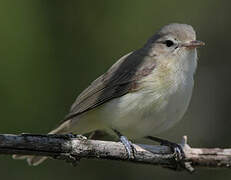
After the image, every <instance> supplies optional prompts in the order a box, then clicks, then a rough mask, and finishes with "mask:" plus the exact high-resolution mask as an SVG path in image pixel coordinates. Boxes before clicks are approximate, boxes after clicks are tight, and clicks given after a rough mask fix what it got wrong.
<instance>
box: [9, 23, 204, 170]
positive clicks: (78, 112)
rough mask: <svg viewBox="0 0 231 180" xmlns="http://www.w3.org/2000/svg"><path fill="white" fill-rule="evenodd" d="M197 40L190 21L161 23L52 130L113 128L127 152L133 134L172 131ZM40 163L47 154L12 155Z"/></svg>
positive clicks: (187, 94) (184, 102)
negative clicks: (189, 23) (141, 44)
mask: <svg viewBox="0 0 231 180" xmlns="http://www.w3.org/2000/svg"><path fill="white" fill-rule="evenodd" d="M204 44H205V43H204V42H202V41H198V40H196V32H195V30H194V29H193V27H192V26H191V25H187V24H180V23H171V24H168V25H165V26H163V27H162V28H160V30H159V31H157V32H156V33H155V34H154V35H153V36H151V37H150V38H149V39H148V40H147V42H146V43H144V45H143V46H142V47H141V48H139V49H137V50H135V51H133V52H130V53H128V54H126V55H124V56H123V57H121V58H120V59H119V60H118V61H117V62H115V64H113V65H112V66H111V67H110V68H109V69H108V70H107V71H106V72H105V73H104V74H102V75H101V76H99V77H98V78H97V79H96V80H94V81H93V82H92V83H91V84H90V85H89V86H88V87H87V88H86V89H85V90H84V91H83V92H82V93H80V95H79V96H78V97H77V98H76V100H75V102H74V103H73V105H72V106H71V108H70V111H69V113H68V114H67V116H66V117H65V118H64V120H62V121H61V122H60V123H59V125H58V127H57V128H55V129H54V130H52V131H51V132H50V133H49V134H68V133H76V134H86V133H91V132H95V131H97V130H103V131H106V132H108V133H114V134H116V135H117V136H118V137H119V138H120V141H121V142H122V143H123V144H124V146H125V148H126V151H127V152H128V156H129V157H130V156H131V151H132V150H133V148H134V147H133V145H132V143H131V141H129V139H138V138H144V137H149V139H152V138H151V137H152V136H154V135H156V134H158V133H160V132H163V131H166V130H168V129H169V128H171V127H172V126H173V125H175V124H176V123H177V122H178V121H179V120H180V119H182V117H183V115H184V114H185V112H186V110H187V108H188V106H189V103H190V99H191V96H192V92H193V86H194V74H195V71H196V68H197V61H198V56H197V48H198V47H200V46H203V45H204ZM13 157H14V158H15V159H25V158H26V159H27V162H28V163H29V165H34V166H35V165H38V164H40V163H41V162H43V161H44V160H45V159H46V158H47V157H41V156H24V155H13Z"/></svg>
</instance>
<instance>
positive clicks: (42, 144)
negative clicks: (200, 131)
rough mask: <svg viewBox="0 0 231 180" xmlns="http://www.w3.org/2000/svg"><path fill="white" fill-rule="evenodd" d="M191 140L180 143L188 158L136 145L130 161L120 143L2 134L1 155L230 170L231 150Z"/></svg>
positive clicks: (50, 136)
mask: <svg viewBox="0 0 231 180" xmlns="http://www.w3.org/2000/svg"><path fill="white" fill-rule="evenodd" d="M186 141H187V137H184V138H183V141H182V143H181V144H180V145H181V146H182V147H183V150H184V153H185V156H186V157H185V159H183V161H180V162H177V161H176V159H175V155H174V154H173V153H172V152H171V150H170V148H169V147H167V146H160V145H144V144H134V146H135V149H136V152H135V158H133V159H128V158H127V153H126V150H125V148H124V146H123V145H122V144H121V143H120V142H111V141H99V140H88V139H86V138H85V137H83V136H74V135H35V134H22V135H10V134H0V154H11V155H12V154H22V155H39V156H48V157H51V158H53V159H61V160H65V161H67V162H71V163H72V164H76V163H78V162H79V160H80V159H82V158H87V159H107V160H120V161H129V162H133V163H142V164H152V165H159V166H164V167H176V166H178V165H179V164H180V166H181V167H182V164H183V166H184V167H185V168H186V169H187V170H189V171H193V168H192V166H193V167H195V166H198V167H213V168H221V167H223V168H229V167H230V166H231V149H221V148H191V147H189V146H188V145H187V142H186Z"/></svg>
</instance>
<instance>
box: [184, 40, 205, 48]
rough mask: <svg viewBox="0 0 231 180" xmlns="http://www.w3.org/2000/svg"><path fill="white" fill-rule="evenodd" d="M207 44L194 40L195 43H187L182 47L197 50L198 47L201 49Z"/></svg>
mask: <svg viewBox="0 0 231 180" xmlns="http://www.w3.org/2000/svg"><path fill="white" fill-rule="evenodd" d="M204 45H205V43H204V42H202V41H197V40H194V41H190V42H186V43H183V44H182V46H183V47H186V48H190V49H191V48H192V49H194V48H197V47H200V46H204Z"/></svg>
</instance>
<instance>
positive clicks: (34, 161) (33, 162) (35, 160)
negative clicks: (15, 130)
mask: <svg viewBox="0 0 231 180" xmlns="http://www.w3.org/2000/svg"><path fill="white" fill-rule="evenodd" d="M65 129H66V128H62V126H60V127H58V128H57V129H54V130H53V131H51V132H49V133H48V134H64V133H69V132H68V131H65ZM12 157H13V159H17V160H23V159H26V160H27V163H28V164H29V165H30V166H37V165H39V164H41V163H42V162H43V161H45V160H46V159H47V158H48V157H45V156H31V155H19V154H14V155H13V156H12Z"/></svg>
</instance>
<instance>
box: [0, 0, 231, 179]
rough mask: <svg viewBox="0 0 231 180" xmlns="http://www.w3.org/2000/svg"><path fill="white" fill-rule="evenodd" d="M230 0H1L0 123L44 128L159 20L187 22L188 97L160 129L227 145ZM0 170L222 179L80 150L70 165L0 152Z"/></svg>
mask: <svg viewBox="0 0 231 180" xmlns="http://www.w3.org/2000/svg"><path fill="white" fill-rule="evenodd" d="M230 4H231V3H230V1H222V0H220V1H215V0H203V1H201V0H193V1H185V0H178V1H174V0H171V1H170V0H169V1H167V0H155V1H154V0H145V1H140V0H127V1H125V0H116V1H112V0H111V1H109V0H97V1H93V0H92V1H90V0H82V1H76V0H68V1H58V0H57V1H48V0H47V1H45V0H44V1H43V0H33V1H31V0H21V1H7V0H5V1H4V0H2V1H1V2H0V99H1V101H0V114H1V126H0V133H22V132H28V133H47V132H48V131H49V130H51V129H52V128H53V127H55V125H56V124H57V123H58V122H59V121H60V120H61V119H62V118H63V117H64V116H65V115H66V113H67V112H68V109H69V107H70V105H71V104H72V102H73V101H74V99H75V98H76V96H77V95H78V94H79V93H80V92H81V91H82V90H83V89H84V88H85V87H87V86H88V85H89V83H90V82H91V81H92V80H94V79H95V78H96V77H97V76H99V75H100V74H102V73H103V72H105V70H106V69H107V68H109V67H110V66H111V65H112V64H113V63H114V62H115V61H116V60H117V59H118V58H119V57H121V56H122V55H124V54H126V53H128V52H129V51H132V50H134V49H137V48H139V47H141V46H142V45H143V44H144V42H145V41H146V40H147V38H148V37H150V36H151V35H152V34H153V33H154V32H155V31H157V30H158V29H159V28H160V27H161V26H163V25H165V24H168V23H171V22H180V23H187V24H191V25H192V26H193V27H194V28H195V29H196V31H197V35H198V39H200V40H203V41H204V42H206V46H205V47H204V48H201V49H199V66H198V70H197V74H196V76H195V82H196V84H195V88H194V93H193V98H192V101H191V104H190V107H189V109H188V111H187V113H186V114H185V116H184V118H183V120H182V121H181V123H178V124H177V126H176V127H175V128H173V129H171V130H169V131H168V132H167V133H164V134H161V137H165V138H168V139H170V140H172V141H178V142H179V141H180V139H181V137H182V135H188V138H189V143H190V145H192V146H193V147H230V146H231V141H230V127H231V121H230V118H231V112H230V98H231V95H230V90H231V85H230V78H231V70H230V65H231V58H230V44H231V35H230V34H231V33H230V32H231V31H230V30H231V21H230V14H231V13H230ZM0 169H1V175H0V177H1V179H7V180H11V179H24V180H27V179H28V180H29V179H32V180H34V179H43V180H48V179H49V180H50V179H52V178H54V179H56V180H59V179H60V180H61V179H62V180H63V179H95V180H98V179H119V178H127V179H137V180H138V179H139V180H140V179H160V178H162V179H168V178H177V179H178V180H181V179H185V178H187V179H194V178H198V179H205V178H209V179H210V180H213V179H229V178H231V171H230V170H224V169H223V170H215V169H198V170H197V173H195V174H193V175H190V174H188V173H185V172H183V173H176V172H171V171H169V170H166V169H162V168H159V167H154V166H150V165H136V164H129V163H119V162H113V161H110V162H109V161H99V160H98V161H97V160H82V161H81V163H80V165H79V166H77V167H72V166H70V165H69V164H66V163H64V162H62V161H51V160H50V161H46V162H45V163H44V164H42V165H40V166H38V167H29V166H28V165H27V164H26V162H25V161H14V160H12V159H11V157H10V156H0Z"/></svg>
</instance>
